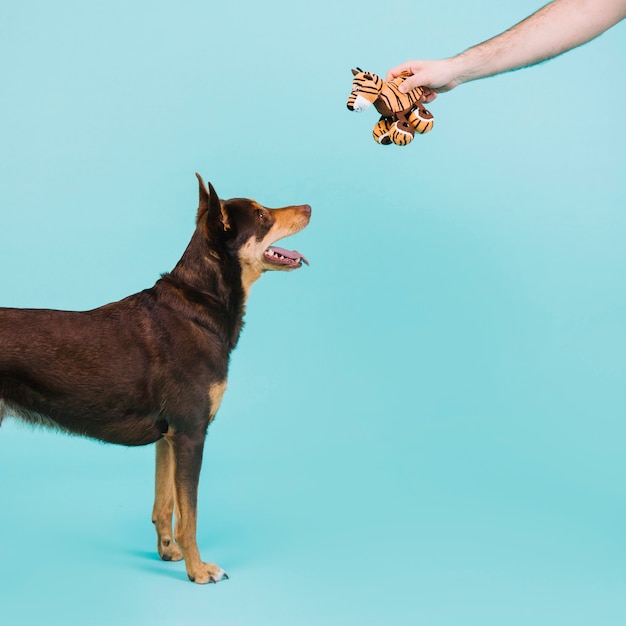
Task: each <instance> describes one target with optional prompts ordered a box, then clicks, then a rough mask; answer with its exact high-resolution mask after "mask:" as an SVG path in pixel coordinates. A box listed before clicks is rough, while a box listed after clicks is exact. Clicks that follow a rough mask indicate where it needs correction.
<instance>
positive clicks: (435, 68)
mask: <svg viewBox="0 0 626 626" xmlns="http://www.w3.org/2000/svg"><path fill="white" fill-rule="evenodd" d="M407 72H408V73H409V74H411V75H410V76H409V77H408V78H407V79H406V80H405V81H404V82H403V83H402V84H401V85H400V87H399V89H400V91H401V92H402V93H407V92H408V91H411V89H415V87H426V88H427V89H426V94H425V97H424V102H432V101H433V100H434V99H435V98H436V97H437V93H443V92H445V91H450V90H451V89H454V88H455V87H456V86H457V85H459V84H460V82H461V81H460V80H458V77H457V75H456V72H455V69H454V64H453V59H442V60H440V61H406V62H404V63H402V64H400V65H397V66H396V67H394V68H392V69H390V70H389V71H388V72H387V77H386V80H387V81H390V80H392V79H394V78H396V77H398V76H400V75H401V74H402V73H407Z"/></svg>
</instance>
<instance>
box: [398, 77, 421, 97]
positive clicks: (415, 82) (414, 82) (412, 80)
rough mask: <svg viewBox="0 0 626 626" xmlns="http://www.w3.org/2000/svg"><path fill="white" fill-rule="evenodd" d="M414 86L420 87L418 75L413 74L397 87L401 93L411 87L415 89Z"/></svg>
mask: <svg viewBox="0 0 626 626" xmlns="http://www.w3.org/2000/svg"><path fill="white" fill-rule="evenodd" d="M416 87H421V84H420V78H419V76H418V75H416V74H413V75H412V76H409V77H408V78H407V79H406V80H405V81H404V82H403V83H402V84H401V85H400V86H399V87H398V89H399V90H400V92H401V93H408V92H409V91H411V89H415V88H416Z"/></svg>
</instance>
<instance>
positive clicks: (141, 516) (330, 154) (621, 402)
mask: <svg viewBox="0 0 626 626" xmlns="http://www.w3.org/2000/svg"><path fill="white" fill-rule="evenodd" d="M538 6H539V3H538V2H536V1H531V0H515V1H514V2H507V3H502V2H499V1H497V0H478V2H474V3H463V2H459V1H458V0H440V1H439V2H437V3H432V2H428V3H427V2H419V1H417V0H414V1H412V2H404V1H402V0H400V1H399V2H394V3H393V4H389V5H388V6H387V5H385V4H384V3H383V4H381V3H380V2H373V1H371V0H364V1H362V2H359V3H347V2H346V3H342V2H337V1H336V0H335V1H333V2H330V1H328V0H318V1H317V2H310V3H294V2H286V1H285V2H281V1H277V0H268V1H266V2H263V3H257V2H252V1H250V0H242V1H241V2H236V3H235V2H233V3H220V4H217V3H212V2H206V1H205V2H200V1H187V0H176V2H146V1H134V2H128V1H124V2H122V1H120V0H109V1H107V2H106V3H105V2H78V1H74V2H71V1H68V0H59V1H57V2H54V3H52V2H43V1H41V2H35V1H29V0H25V1H24V2H20V3H18V2H5V3H4V5H3V8H2V12H1V13H2V15H1V17H0V76H1V77H2V78H1V84H2V98H1V99H0V161H1V167H0V232H1V234H2V246H1V248H0V263H1V267H2V271H1V273H0V306H21V307H51V308H66V309H87V308H92V307H95V306H98V305H100V304H104V303H105V302H108V301H111V300H116V299H119V298H121V297H124V296H126V295H128V294H129V293H133V292H135V291H138V290H140V289H143V288H145V287H147V286H150V285H152V284H153V283H154V281H155V280H156V279H157V278H158V276H159V273H160V272H163V271H167V270H169V269H171V268H172V267H173V265H174V263H175V262H176V261H177V260H178V258H179V257H180V255H181V254H182V252H183V250H184V247H185V245H186V243H187V241H188V239H189V237H190V236H191V233H192V230H193V218H194V212H195V208H196V206H197V185H196V180H195V177H194V172H195V171H199V172H200V173H202V175H203V176H204V177H205V178H206V179H207V180H210V181H211V182H212V183H213V184H214V185H215V187H216V189H217V191H218V193H219V194H220V195H221V196H223V197H231V196H251V197H254V198H255V199H257V200H258V201H259V202H261V203H262V204H265V205H267V206H283V205H286V204H293V203H304V202H307V203H310V204H311V205H312V207H313V218H312V221H311V224H310V226H309V228H308V229H306V230H305V231H304V232H302V233H300V234H299V235H297V236H296V237H294V238H293V239H291V240H290V242H289V243H288V244H287V245H289V246H290V247H292V248H294V247H295V248H297V249H298V250H300V251H301V252H303V253H305V254H306V255H307V257H308V258H309V260H310V261H311V267H310V268H304V269H302V270H300V271H299V272H297V273H296V274H289V275H286V274H280V275H279V274H272V275H266V276H265V277H263V279H262V280H261V281H260V282H259V283H258V284H257V285H255V287H254V289H253V291H252V295H251V299H250V301H249V306H248V314H247V323H246V328H245V330H244V333H243V336H242V339H241V341H240V344H239V347H238V348H237V350H236V352H235V353H234V355H233V359H232V369H231V376H230V382H229V389H228V392H227V394H226V396H225V399H224V402H223V405H222V408H221V410H220V413H219V415H218V419H217V420H216V422H215V423H214V425H213V426H212V427H211V429H210V433H209V437H208V440H207V451H206V456H205V459H206V460H205V465H204V468H203V474H202V481H201V487H200V511H199V514H200V518H199V532H198V540H199V544H200V548H201V551H202V553H203V556H204V558H205V559H206V560H212V561H215V562H217V563H219V564H220V565H221V566H222V567H224V569H226V571H227V572H228V573H229V575H230V577H231V578H230V580H229V581H227V582H224V583H220V584H219V585H217V586H208V587H200V586H195V585H192V584H190V583H189V582H187V580H186V575H185V572H184V567H183V565H182V564H181V563H177V564H167V563H162V562H160V561H159V560H158V559H157V557H156V552H155V543H156V542H155V537H154V532H153V529H152V525H151V523H150V515H151V506H152V490H153V485H152V474H153V450H152V448H144V449H125V448H119V447H114V446H106V445H102V444H98V443H95V442H91V441H85V440H79V439H75V438H68V437H64V436H61V435H57V434H55V433H51V432H44V431H32V430H30V429H29V428H27V427H24V426H21V425H19V424H17V423H16V422H14V421H13V420H7V421H5V423H4V424H3V425H2V428H1V429H0V493H1V500H2V510H1V514H0V533H1V534H2V536H4V538H5V539H4V543H3V548H2V556H1V560H0V563H1V566H0V601H1V602H0V605H1V609H0V611H1V617H0V621H1V622H2V623H3V624H7V625H11V626H21V625H28V626H30V625H35V624H37V625H39V624H46V625H47V626H57V625H74V624H75V625H80V626H85V625H87V626H91V625H93V626H104V625H106V626H109V625H110V624H116V625H118V626H126V625H136V624H151V625H153V626H161V625H170V624H171V625H176V624H189V625H196V624H219V625H226V626H231V625H245V626H248V625H250V626H257V625H260V626H264V625H271V626H280V625H282V624H285V625H293V624H298V625H301V626H308V625H316V626H317V625H319V624H325V625H329V626H330V625H335V624H337V625H346V624H350V625H351V624H354V625H359V626H361V625H370V624H371V625H379V624H394V625H395V624H402V625H420V626H421V625H424V626H459V625H462V626H474V625H476V626H491V625H493V626H503V625H506V626H517V625H520V626H527V625H529V624H533V626H544V625H545V626H557V625H567V626H578V625H580V626H589V624H593V625H594V626H613V625H620V626H621V625H622V624H624V623H625V622H626V538H625V526H626V483H625V481H624V471H625V469H626V459H625V457H624V444H625V438H626V425H625V423H624V416H625V409H626V400H625V394H624V390H625V388H626V362H625V361H626V323H625V320H624V316H625V314H626V292H625V290H624V269H625V267H626V247H625V245H624V241H625V239H626V215H625V212H624V206H625V196H626V185H625V183H624V176H625V165H626V147H625V145H626V142H625V141H624V140H625V133H624V113H623V109H624V102H625V101H626V83H625V81H624V72H625V66H624V59H625V58H626V54H625V53H626V40H625V32H626V31H625V30H624V28H625V26H624V24H620V25H618V26H617V27H616V28H614V29H613V30H611V31H610V32H608V33H606V34H605V35H604V36H602V37H601V38H600V39H598V40H596V41H594V42H592V43H590V44H588V45H587V46H584V47H583V48H580V49H578V50H575V51H573V52H571V53H569V54H567V55H565V56H563V57H561V58H559V59H556V60H554V61H552V62H550V63H547V64H544V65H541V66H538V67H536V68H533V69H529V70H525V71H523V72H518V73H514V74H508V75H505V76H501V77H498V78H493V79H489V80H485V81H479V82H477V83H473V84H468V85H465V86H463V87H461V88H459V89H458V90H456V91H454V92H452V93H451V94H447V95H442V96H440V97H439V98H438V99H437V101H436V102H434V103H433V104H432V105H431V107H430V109H431V111H432V112H433V114H434V116H435V120H436V122H435V128H434V130H433V131H432V132H431V133H430V134H429V135H427V136H424V137H417V138H416V139H415V141H414V143H413V144H412V145H410V146H408V147H406V148H402V149H400V148H393V147H389V148H385V147H381V146H378V145H376V144H375V143H374V142H373V140H372V139H371V138H370V129H371V127H372V126H373V125H374V122H375V121H376V115H375V113H374V112H373V111H368V112H365V113H362V114H360V115H357V114H350V113H349V112H348V111H347V109H346V108H345V100H346V98H347V95H348V92H349V90H350V84H351V77H352V76H351V74H350V68H351V67H354V66H356V65H359V66H360V67H363V68H366V69H369V70H372V71H375V72H378V73H382V74H384V73H385V71H386V70H387V69H388V68H390V67H392V66H394V65H396V64H398V63H400V62H402V61H404V60H406V59H410V58H420V57H421V58H438V57H442V56H446V55H450V54H453V53H455V52H458V51H460V50H462V49H464V48H466V47H468V46H470V45H472V44H474V43H477V42H478V41H480V40H484V39H486V38H488V37H490V36H492V35H494V34H496V33H497V32H500V31H502V30H504V29H505V28H507V27H509V26H510V25H512V24H513V23H514V22H516V21H518V20H520V19H522V18H523V17H525V16H526V15H528V14H529V13H531V12H532V11H534V10H535V9H536V8H538Z"/></svg>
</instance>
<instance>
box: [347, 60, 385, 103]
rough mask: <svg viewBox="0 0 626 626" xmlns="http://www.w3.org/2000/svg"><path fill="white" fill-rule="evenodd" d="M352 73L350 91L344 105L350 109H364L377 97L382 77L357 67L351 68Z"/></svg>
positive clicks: (381, 84) (381, 86)
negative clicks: (352, 78)
mask: <svg viewBox="0 0 626 626" xmlns="http://www.w3.org/2000/svg"><path fill="white" fill-rule="evenodd" d="M352 74H354V80H353V81H352V91H351V92H350V96H349V97H348V102H347V103H346V106H347V107H348V109H350V111H365V109H368V108H369V107H370V106H372V104H373V103H374V102H375V101H376V100H377V99H378V95H379V94H380V92H381V90H382V88H383V79H382V78H381V77H380V76H377V75H376V74H372V73H371V72H364V71H363V70H362V69H360V68H358V67H357V68H356V69H355V70H352Z"/></svg>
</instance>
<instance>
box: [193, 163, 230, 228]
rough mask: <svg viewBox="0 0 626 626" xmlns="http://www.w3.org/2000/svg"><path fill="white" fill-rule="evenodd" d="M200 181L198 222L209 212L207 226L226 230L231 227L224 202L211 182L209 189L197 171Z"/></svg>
mask: <svg viewBox="0 0 626 626" xmlns="http://www.w3.org/2000/svg"><path fill="white" fill-rule="evenodd" d="M196 176H197V178H198V183H199V185H200V199H199V202H198V214H197V216H196V224H198V223H199V222H200V220H201V219H202V217H203V216H204V215H205V213H206V214H207V218H206V220H207V227H208V228H210V229H214V228H215V229H217V230H218V231H222V232H223V231H226V230H229V229H230V222H229V221H228V214H227V213H226V211H224V208H223V207H222V203H221V202H220V199H219V197H218V195H217V193H216V191H215V189H214V187H213V185H212V184H211V183H209V188H208V189H207V187H206V185H205V184H204V180H202V176H200V174H198V173H197V172H196Z"/></svg>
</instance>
